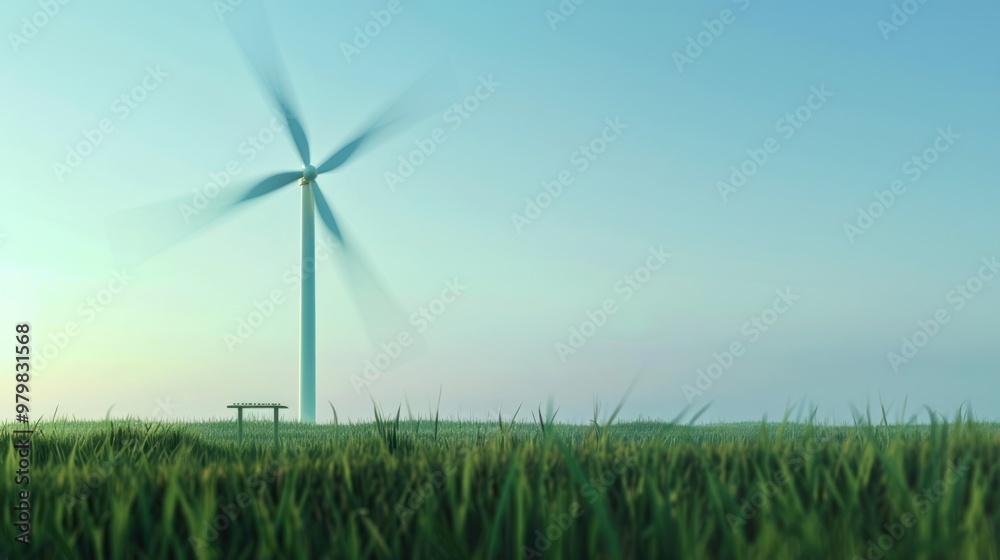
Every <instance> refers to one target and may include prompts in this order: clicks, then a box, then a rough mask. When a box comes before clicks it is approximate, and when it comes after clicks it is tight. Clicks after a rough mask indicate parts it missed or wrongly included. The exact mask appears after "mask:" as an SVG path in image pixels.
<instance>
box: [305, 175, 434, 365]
mask: <svg viewBox="0 0 1000 560" xmlns="http://www.w3.org/2000/svg"><path fill="white" fill-rule="evenodd" d="M313 187H314V189H313V193H314V198H315V200H316V212H317V213H318V214H319V216H320V219H321V220H322V222H323V224H324V225H325V226H326V228H327V230H329V231H330V233H331V234H332V235H333V237H334V238H335V239H336V240H337V241H338V242H339V243H340V245H341V248H342V250H341V251H339V252H338V258H337V263H338V265H339V268H340V269H341V271H342V272H343V276H344V277H345V278H346V279H347V284H348V289H349V290H350V293H351V296H352V297H353V298H354V303H355V305H357V307H358V312H359V313H360V315H361V320H362V321H363V323H364V327H365V332H366V334H367V335H368V339H369V341H370V342H371V344H372V348H373V349H374V350H376V351H382V349H383V347H384V346H386V345H394V344H395V345H398V346H399V352H400V353H399V355H398V356H396V357H394V358H393V360H392V363H391V364H390V366H389V367H388V368H387V369H392V368H393V367H396V366H400V365H403V364H404V363H406V362H409V361H411V360H414V359H416V358H418V357H420V356H422V355H423V354H424V352H426V349H427V348H426V343H425V341H424V339H423V337H422V336H420V334H418V333H417V332H416V331H415V330H414V329H413V328H412V325H410V324H409V322H408V316H407V315H406V313H404V312H403V309H402V307H401V306H400V305H399V304H398V303H396V301H395V300H394V299H393V298H392V296H390V295H389V292H388V290H386V289H385V288H384V287H383V286H382V283H381V282H380V281H379V279H378V278H377V277H376V276H375V273H374V272H372V268H371V267H370V266H369V265H368V264H367V263H366V259H365V257H364V255H362V254H361V252H360V251H359V250H358V249H357V248H356V247H355V246H354V245H353V244H349V243H348V242H347V241H346V240H345V239H344V236H343V233H342V232H341V229H340V224H338V223H337V218H336V215H335V214H334V212H333V208H331V207H330V204H329V203H328V202H327V200H326V197H325V196H323V192H322V191H321V190H320V189H319V185H318V184H316V183H314V184H313ZM400 337H403V340H402V341H401V340H400Z"/></svg>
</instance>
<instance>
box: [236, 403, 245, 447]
mask: <svg viewBox="0 0 1000 560" xmlns="http://www.w3.org/2000/svg"><path fill="white" fill-rule="evenodd" d="M236 410H237V411H238V412H237V413H236V415H237V421H236V423H237V424H239V432H240V443H243V409H242V408H237V409H236Z"/></svg>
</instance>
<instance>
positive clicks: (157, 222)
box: [106, 2, 453, 422]
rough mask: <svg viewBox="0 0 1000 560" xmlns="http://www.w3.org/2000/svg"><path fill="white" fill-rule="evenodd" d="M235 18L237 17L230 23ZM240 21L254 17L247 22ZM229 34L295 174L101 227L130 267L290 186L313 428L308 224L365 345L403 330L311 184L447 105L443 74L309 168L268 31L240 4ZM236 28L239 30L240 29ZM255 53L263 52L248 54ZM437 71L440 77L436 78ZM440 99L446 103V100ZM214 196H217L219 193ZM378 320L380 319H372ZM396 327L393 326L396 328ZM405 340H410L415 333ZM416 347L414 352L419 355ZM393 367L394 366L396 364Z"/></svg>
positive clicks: (133, 213) (302, 415) (138, 212)
mask: <svg viewBox="0 0 1000 560" xmlns="http://www.w3.org/2000/svg"><path fill="white" fill-rule="evenodd" d="M237 16H238V17H237ZM245 18H256V21H249V22H248V20H246V19H245ZM227 24H228V25H229V28H230V31H231V32H232V33H233V36H234V37H235V38H236V41H237V43H238V44H239V45H240V47H241V48H242V50H243V52H244V54H245V55H246V57H247V59H248V60H249V61H250V64H251V66H253V68H254V69H255V70H256V73H257V75H258V77H259V78H260V81H261V84H262V85H263V89H264V91H265V92H266V94H267V95H266V96H267V98H268V99H269V100H270V101H272V102H273V103H274V105H275V107H276V109H277V110H278V111H279V112H280V113H281V115H282V117H283V118H284V120H285V122H286V124H287V131H288V133H289V135H290V137H291V140H292V143H293V144H294V146H295V149H296V152H297V153H298V155H299V158H300V160H301V162H302V166H301V169H300V170H299V171H286V172H282V173H278V174H275V175H272V176H270V177H267V178H265V179H263V180H261V181H259V182H258V183H256V184H255V185H253V186H252V187H250V188H248V189H246V190H244V191H241V192H240V193H239V194H237V195H235V196H217V197H216V198H213V199H211V200H207V199H206V200H205V201H202V203H199V201H198V200H197V199H192V197H191V196H186V197H181V198H178V199H173V200H168V201H165V202H160V203H156V204H153V205H150V206H146V207H142V208H138V209H133V210H128V211H124V212H120V213H117V214H113V215H111V216H109V217H108V218H107V220H106V226H107V230H108V237H109V241H110V243H111V248H112V252H113V253H114V255H115V257H116V259H117V260H118V261H119V262H121V263H123V264H129V265H134V264H138V263H139V262H142V261H144V260H146V259H148V258H149V257H151V256H153V255H154V254H156V253H158V252H160V251H162V250H164V249H166V248H167V247H169V246H171V245H173V244H175V243H177V242H179V241H181V240H182V239H184V238H186V237H187V236H189V235H191V234H192V233H194V232H196V231H198V230H199V229H201V228H203V227H204V226H206V225H208V224H209V223H212V222H214V221H215V220H216V219H218V218H220V217H222V216H223V215H226V214H228V213H229V212H230V211H231V210H233V209H234V208H236V207H238V206H241V205H243V204H244V203H246V202H249V201H251V200H254V199H256V198H259V197H262V196H264V195H267V194H270V193H272V192H274V191H277V190H278V189H281V188H283V187H286V186H288V185H290V184H293V183H296V182H298V185H299V187H300V188H301V191H302V193H301V196H302V204H301V211H302V221H301V227H302V232H301V249H302V253H301V259H302V262H301V269H302V279H301V301H300V304H301V317H300V320H301V323H300V332H299V335H300V341H299V344H300V346H299V420H300V421H302V422H315V421H316V228H315V217H316V215H317V214H319V217H320V221H321V222H322V223H323V225H324V226H325V228H326V229H327V231H329V232H330V234H332V235H333V237H334V238H335V239H336V240H337V241H338V242H339V244H340V246H341V251H340V256H341V257H342V262H343V263H344V265H345V266H344V270H345V271H346V276H347V281H348V284H349V287H350V289H351V292H352V293H353V295H354V298H355V300H356V301H357V303H358V304H359V306H360V307H361V316H362V320H363V322H364V323H365V328H366V330H367V331H368V336H369V338H370V339H371V340H372V341H373V342H374V343H375V344H379V343H384V342H387V341H389V340H390V337H391V338H394V337H395V336H396V334H397V333H399V332H400V330H401V329H403V328H406V327H405V319H403V317H404V315H403V314H402V313H401V312H399V307H398V306H397V305H396V304H395V302H394V301H393V300H392V298H391V297H389V295H388V293H387V292H386V291H385V290H384V289H382V288H381V285H380V283H379V282H378V280H377V279H376V278H375V275H374V274H372V273H371V271H370V268H369V267H368V266H367V265H366V264H365V262H364V259H363V258H362V256H361V254H360V252H359V251H358V250H357V248H356V247H354V246H353V245H352V244H349V243H347V242H346V241H345V239H344V236H343V235H342V233H341V228H340V225H339V223H338V221H337V218H336V216H335V214H334V211H333V209H332V208H331V206H330V204H329V202H327V200H326V197H325V196H324V195H323V191H322V190H321V189H320V187H319V183H318V182H317V180H316V179H317V177H318V176H319V175H322V174H324V173H329V172H331V171H334V170H336V169H339V168H340V167H341V166H343V165H344V164H345V163H347V162H348V161H349V160H351V159H352V158H353V157H354V156H356V155H357V154H358V153H360V152H361V151H363V150H365V149H369V148H371V147H373V146H374V145H375V144H376V141H379V140H384V139H385V138H387V137H389V133H390V132H394V131H398V130H399V129H400V128H401V127H402V125H404V124H406V123H407V122H410V121H412V120H415V117H419V116H425V115H426V114H428V113H429V112H430V111H431V110H432V109H436V108H439V107H443V106H444V105H445V104H446V103H445V102H444V101H445V99H450V95H449V94H450V93H451V90H452V89H453V88H451V87H450V85H448V84H450V82H451V80H450V79H448V78H447V77H445V73H447V75H448V77H451V73H450V72H447V69H446V68H445V67H443V66H441V67H438V70H437V71H434V72H429V73H428V74H427V75H425V76H424V77H423V78H422V79H421V80H419V81H418V82H417V83H416V84H415V85H414V86H412V87H411V88H410V89H409V90H408V91H406V92H405V93H404V94H403V95H401V96H400V97H399V98H398V99H397V100H396V101H395V102H394V103H392V104H390V105H389V107H388V109H386V110H384V111H383V112H382V113H381V114H379V115H378V116H377V117H376V118H374V119H372V120H371V121H369V123H368V124H367V125H366V126H363V127H362V128H361V131H360V132H359V133H357V134H355V135H353V136H351V137H350V138H351V139H350V141H348V142H346V143H345V144H344V145H343V146H341V147H340V148H339V149H337V150H334V151H333V153H332V154H331V155H330V156H328V157H327V158H326V159H324V160H323V161H322V162H321V163H320V164H319V165H318V166H314V165H313V164H312V162H311V153H310V148H309V140H308V138H307V137H306V133H305V130H304V128H303V127H302V124H301V121H300V119H299V117H298V113H297V111H296V110H295V108H294V107H295V105H294V104H293V103H292V99H293V96H292V94H291V88H290V87H289V86H288V85H287V84H288V82H287V80H286V79H285V76H284V75H285V71H284V65H283V64H282V63H281V62H280V60H279V58H280V57H279V56H278V52H277V48H276V47H275V46H274V42H273V39H272V38H271V33H270V26H269V25H268V24H267V19H266V16H265V14H264V12H263V10H262V7H260V6H257V5H254V4H252V3H251V2H244V3H243V4H242V5H241V7H240V8H239V9H238V10H236V13H235V14H233V15H230V16H227ZM241 24H246V25H245V26H244V25H241ZM255 49H258V50H260V49H263V51H262V52H258V53H255V52H254V50H255ZM441 70H444V71H445V72H441V73H439V72H440V71H441ZM446 91H447V92H448V93H447V94H446V93H445V92H446ZM446 96H447V97H446ZM220 190H221V189H220ZM382 313H385V314H386V316H378V314H382ZM396 321H398V322H396ZM411 336H413V337H415V339H416V338H417V337H418V335H417V333H411ZM420 345H421V342H420V341H419V340H418V341H417V344H415V345H413V347H414V348H419V347H420ZM399 363H400V362H399V361H397V364H399Z"/></svg>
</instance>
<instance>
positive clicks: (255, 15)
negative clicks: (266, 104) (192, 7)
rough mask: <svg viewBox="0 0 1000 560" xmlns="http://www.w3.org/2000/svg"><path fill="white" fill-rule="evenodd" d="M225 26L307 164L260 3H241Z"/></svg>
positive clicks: (252, 0) (291, 92) (291, 94)
mask: <svg viewBox="0 0 1000 560" xmlns="http://www.w3.org/2000/svg"><path fill="white" fill-rule="evenodd" d="M225 22H226V25H227V27H228V28H229V31H230V33H232V35H233V38H234V39H235V40H236V43H237V44H238V45H239V46H240V49H241V50H242V51H243V54H244V56H245V57H246V59H247V61H248V62H249V63H250V66H252V67H253V69H254V71H255V72H256V73H257V77H258V78H259V79H260V82H261V86H262V87H263V88H264V92H265V94H266V96H267V98H268V99H269V101H271V102H273V103H274V105H275V108H276V109H278V110H279V111H280V112H281V115H282V117H284V119H285V122H286V123H287V124H288V131H289V133H290V134H291V137H292V138H291V139H292V142H293V143H294V144H295V149H296V151H297V152H298V154H299V157H300V158H302V164H303V165H308V164H309V163H310V158H311V154H310V152H309V140H308V139H307V137H306V132H305V129H304V128H303V127H302V121H301V119H300V118H299V115H298V110H297V105H296V103H295V93H294V90H293V89H292V86H291V81H290V80H289V79H288V72H287V70H286V68H285V63H284V61H283V60H282V57H281V52H280V51H279V50H278V47H277V44H276V42H275V40H274V34H273V32H272V31H271V25H270V22H269V21H268V17H267V12H266V11H265V10H264V6H263V4H262V3H261V1H260V0H244V1H243V3H242V4H241V5H240V7H239V9H237V10H233V11H232V12H231V13H229V14H227V15H226V17H225Z"/></svg>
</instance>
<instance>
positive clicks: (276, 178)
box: [233, 171, 302, 204]
mask: <svg viewBox="0 0 1000 560" xmlns="http://www.w3.org/2000/svg"><path fill="white" fill-rule="evenodd" d="M301 176H302V172H301V171H287V172H285V173H278V174H277V175H272V176H270V177H268V178H266V179H264V180H263V181H261V182H259V183H257V184H256V185H254V186H253V187H251V188H250V189H248V190H247V191H246V194H244V195H243V196H241V197H239V199H237V200H236V201H235V202H233V204H239V203H240V202H246V201H248V200H253V199H255V198H257V197H260V196H264V195H265V194H268V193H271V192H274V191H276V190H278V189H280V188H281V187H284V186H285V185H288V184H290V183H292V182H294V181H296V180H298V178H299V177H301Z"/></svg>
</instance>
